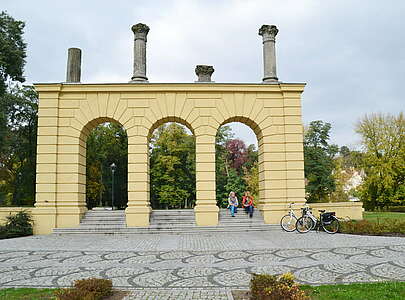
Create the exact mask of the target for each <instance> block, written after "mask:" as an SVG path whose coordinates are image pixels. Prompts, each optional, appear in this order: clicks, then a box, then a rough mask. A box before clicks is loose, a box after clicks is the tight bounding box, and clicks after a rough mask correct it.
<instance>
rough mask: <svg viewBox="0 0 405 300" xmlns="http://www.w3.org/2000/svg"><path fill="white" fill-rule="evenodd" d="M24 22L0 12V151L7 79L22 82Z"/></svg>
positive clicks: (2, 146) (2, 141) (3, 139)
mask: <svg viewBox="0 0 405 300" xmlns="http://www.w3.org/2000/svg"><path fill="white" fill-rule="evenodd" d="M24 26H25V25H24V22H21V21H16V20H14V19H13V18H12V17H10V16H9V15H8V14H7V13H6V12H4V11H3V12H1V13H0V153H3V152H4V151H5V150H4V149H5V136H6V135H7V115H6V111H5V108H6V107H7V104H6V99H5V98H4V95H5V94H6V92H7V86H8V82H9V81H17V82H24V81H25V79H24V77H23V72H24V65H25V57H26V53H25V50H26V44H25V43H24V40H23V30H24Z"/></svg>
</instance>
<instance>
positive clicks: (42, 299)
mask: <svg viewBox="0 0 405 300" xmlns="http://www.w3.org/2000/svg"><path fill="white" fill-rule="evenodd" d="M54 291H55V289H31V288H20V289H14V288H12V289H4V290H0V300H51V299H56V298H55V296H53V293H54Z"/></svg>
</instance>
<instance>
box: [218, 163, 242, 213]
mask: <svg viewBox="0 0 405 300" xmlns="http://www.w3.org/2000/svg"><path fill="white" fill-rule="evenodd" d="M225 191H227V192H228V193H229V192H235V194H236V196H237V197H238V199H239V201H240V200H241V198H242V195H243V192H244V191H246V183H245V181H244V180H243V178H242V177H241V176H239V174H238V173H237V171H236V169H234V168H231V169H230V171H229V176H228V178H227V182H226V185H225ZM227 205H228V194H226V197H224V198H223V200H222V205H221V206H222V207H226V206H227Z"/></svg>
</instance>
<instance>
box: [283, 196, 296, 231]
mask: <svg viewBox="0 0 405 300" xmlns="http://www.w3.org/2000/svg"><path fill="white" fill-rule="evenodd" d="M294 204H295V203H290V204H289V205H288V208H289V209H290V211H289V212H288V214H287V215H285V216H283V217H282V218H281V220H280V226H281V228H282V229H283V230H285V231H287V232H293V231H294V230H295V228H296V223H297V216H296V215H295V213H294V210H293V209H292V206H293V205H294Z"/></svg>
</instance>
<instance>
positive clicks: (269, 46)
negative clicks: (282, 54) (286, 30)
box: [259, 25, 278, 83]
mask: <svg viewBox="0 0 405 300" xmlns="http://www.w3.org/2000/svg"><path fill="white" fill-rule="evenodd" d="M277 33H278V29H277V27H276V26H275V25H263V26H262V27H260V29H259V35H261V36H262V37H263V62H264V77H263V82H264V83H275V82H277V81H278V78H277V70H276V45H275V44H276V35H277Z"/></svg>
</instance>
